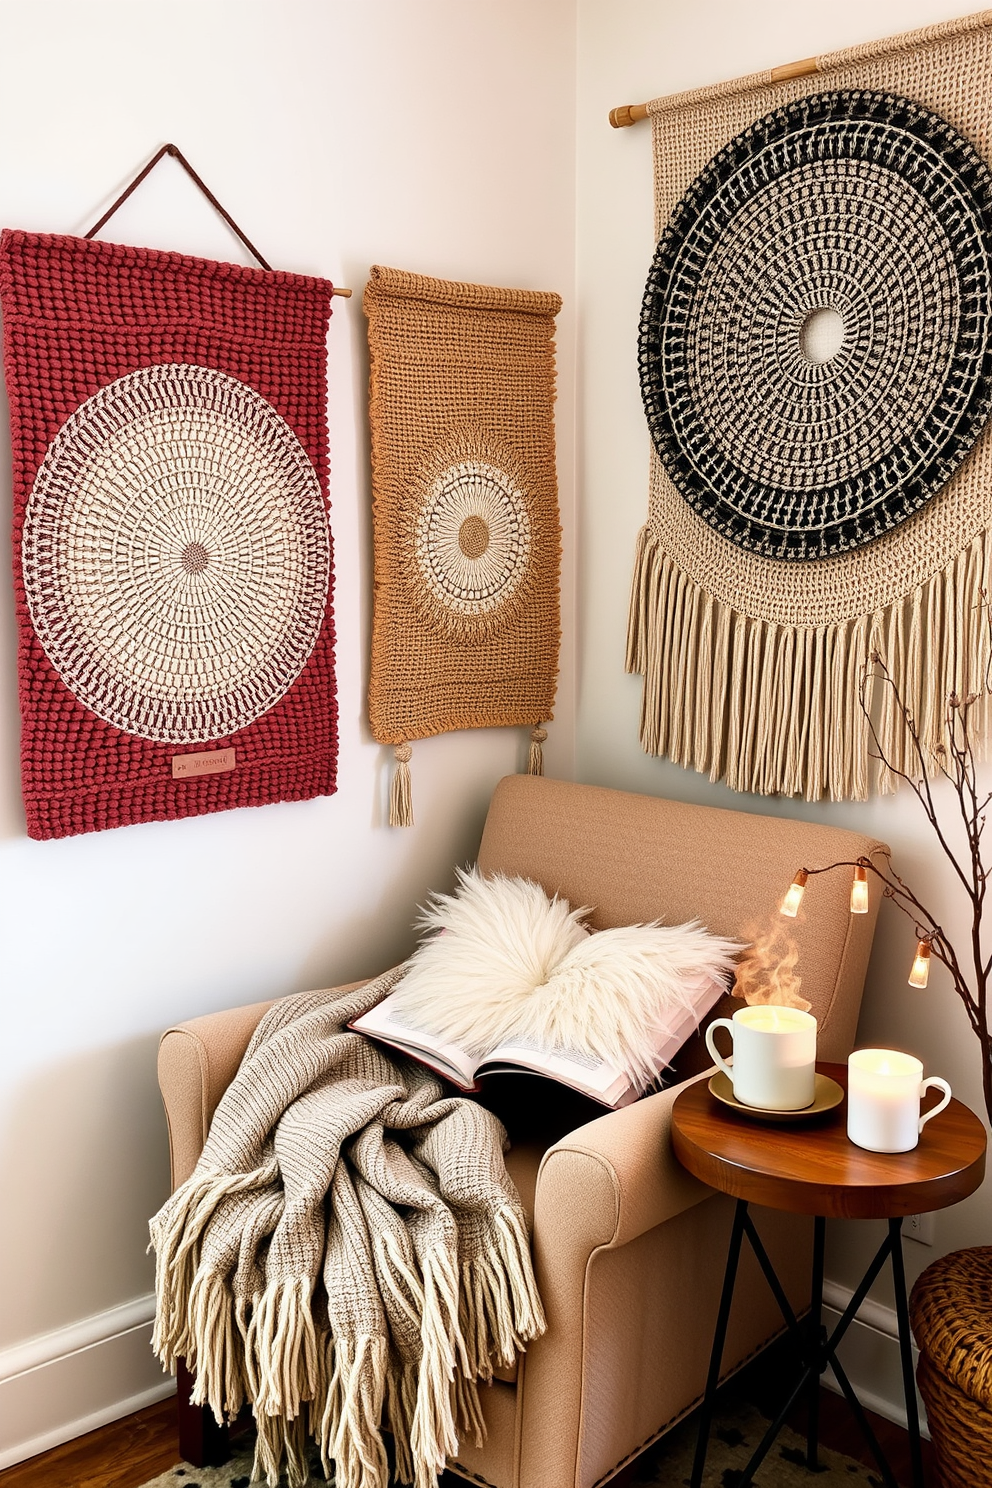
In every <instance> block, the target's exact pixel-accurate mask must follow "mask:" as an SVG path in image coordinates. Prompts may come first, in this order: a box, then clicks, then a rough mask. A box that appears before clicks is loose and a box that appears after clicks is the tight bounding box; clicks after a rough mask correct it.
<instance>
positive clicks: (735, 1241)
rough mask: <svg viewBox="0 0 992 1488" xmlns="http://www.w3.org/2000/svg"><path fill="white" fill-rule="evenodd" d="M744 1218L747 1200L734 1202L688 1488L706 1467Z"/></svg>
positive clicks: (697, 1483) (696, 1486) (693, 1486)
mask: <svg viewBox="0 0 992 1488" xmlns="http://www.w3.org/2000/svg"><path fill="white" fill-rule="evenodd" d="M746 1219H747V1200H746V1199H738V1200H737V1207H736V1208H735V1210H734V1224H733V1228H732V1229H731V1231H730V1246H729V1248H728V1250H727V1269H726V1270H725V1272H724V1274H723V1292H722V1294H721V1296H720V1310H719V1312H718V1313H717V1318H716V1331H715V1332H714V1334H713V1348H712V1350H711V1352H710V1367H709V1372H708V1373H707V1376H706V1389H705V1391H704V1393H703V1404H702V1406H701V1408H700V1416H699V1435H698V1436H697V1437H696V1455H695V1457H694V1458H693V1463H692V1476H691V1477H690V1479H689V1488H701V1485H702V1481H703V1469H704V1467H705V1466H706V1446H707V1443H708V1441H709V1436H710V1424H711V1422H712V1420H713V1404H714V1401H715V1400H716V1390H717V1385H718V1384H719V1383H720V1365H721V1363H722V1362H723V1346H724V1344H725V1343H726V1341H727V1324H728V1322H729V1321H730V1305H731V1303H732V1302H733V1300H734V1283H735V1282H736V1280H737V1267H738V1264H739V1262H740V1258H741V1242H742V1241H743V1239H744V1224H745V1221H746Z"/></svg>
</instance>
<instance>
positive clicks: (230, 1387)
mask: <svg viewBox="0 0 992 1488" xmlns="http://www.w3.org/2000/svg"><path fill="white" fill-rule="evenodd" d="M181 1353H182V1356H183V1358H185V1360H186V1362H187V1364H188V1365H189V1367H190V1368H191V1369H192V1370H194V1371H195V1374H196V1383H195V1385H194V1387H193V1393H192V1396H191V1399H192V1402H193V1404H194V1405H207V1406H209V1407H210V1409H211V1410H212V1411H213V1413H214V1418H215V1419H216V1420H217V1421H219V1422H224V1421H233V1420H235V1419H236V1418H237V1415H238V1412H239V1411H240V1410H241V1407H242V1405H243V1404H244V1402H245V1399H246V1396H247V1388H246V1387H247V1383H248V1382H247V1380H246V1378H245V1367H244V1344H243V1340H242V1338H241V1335H240V1329H239V1328H238V1321H237V1315H236V1312H235V1308H234V1306H233V1305H232V1297H231V1289H230V1287H229V1286H228V1284H227V1282H226V1281H225V1280H224V1279H223V1278H221V1277H217V1276H214V1275H212V1274H211V1273H210V1272H199V1273H198V1274H197V1276H196V1278H195V1279H194V1281H193V1285H192V1288H191V1289H190V1298H189V1323H188V1329H187V1337H186V1340H185V1342H184V1345H183V1348H182V1349H181Z"/></svg>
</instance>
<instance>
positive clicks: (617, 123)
mask: <svg viewBox="0 0 992 1488" xmlns="http://www.w3.org/2000/svg"><path fill="white" fill-rule="evenodd" d="M647 116H648V106H647V104H646V103H622V104H621V105H620V107H619V108H615V109H610V123H611V124H612V125H613V128H614V129H626V128H627V127H628V126H629V125H631V124H639V123H640V121H641V120H642V119H646V118H647Z"/></svg>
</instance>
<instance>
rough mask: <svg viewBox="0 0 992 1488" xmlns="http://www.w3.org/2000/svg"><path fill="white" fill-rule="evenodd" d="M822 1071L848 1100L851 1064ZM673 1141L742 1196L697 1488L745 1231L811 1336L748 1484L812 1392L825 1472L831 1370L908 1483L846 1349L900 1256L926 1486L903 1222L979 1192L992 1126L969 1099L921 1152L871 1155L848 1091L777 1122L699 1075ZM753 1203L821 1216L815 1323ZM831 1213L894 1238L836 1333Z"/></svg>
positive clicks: (901, 1317) (907, 1362) (917, 1478)
mask: <svg viewBox="0 0 992 1488" xmlns="http://www.w3.org/2000/svg"><path fill="white" fill-rule="evenodd" d="M817 1070H818V1071H819V1072H820V1073H821V1074H824V1075H827V1076H829V1077H830V1078H831V1079H832V1080H836V1081H837V1083H838V1084H839V1085H840V1086H841V1087H842V1088H843V1090H844V1091H845V1097H846V1091H847V1066H846V1065H842V1064H817ZM672 1145H673V1147H674V1149H675V1154H676V1156H677V1157H678V1159H679V1161H680V1162H681V1163H682V1165H683V1166H684V1167H686V1168H688V1170H689V1172H690V1173H693V1174H694V1175H695V1176H696V1177H697V1178H700V1179H701V1180H702V1181H703V1182H704V1183H708V1184H709V1185H710V1187H711V1188H716V1189H719V1190H720V1191H721V1192H723V1193H726V1194H730V1195H732V1196H733V1197H734V1198H735V1199H736V1200H737V1207H736V1210H735V1213H734V1224H733V1229H732V1231H731V1236H730V1246H729V1249H728V1253H727V1268H726V1272H725V1274H724V1282H723V1292H722V1295H721V1299H720V1310H719V1313H718V1315H717V1323H716V1329H715V1332H714V1335H713V1350H712V1353H711V1355H710V1366H709V1372H708V1375H707V1379H706V1391H705V1394H704V1396H703V1405H702V1414H701V1419H700V1423H699V1437H698V1440H697V1443H696V1457H695V1461H694V1463H693V1469H692V1476H691V1478H690V1484H691V1488H699V1485H700V1484H701V1483H702V1478H703V1468H704V1466H705V1463H706V1448H707V1443H708V1440H709V1431H710V1424H711V1422H712V1418H713V1404H714V1399H715V1396H716V1390H717V1385H718V1384H719V1380H720V1364H721V1360H722V1358H723V1347H724V1343H725V1341H726V1335H727V1323H728V1320H729V1317H730V1304H731V1302H732V1301H733V1295H734V1283H735V1281H736V1277H737V1266H738V1262H739V1260H740V1254H741V1246H742V1244H743V1241H744V1237H745V1236H746V1237H747V1239H748V1241H749V1243H750V1245H751V1248H752V1250H753V1251H754V1253H755V1256H756V1257H757V1259H758V1262H759V1264H760V1266H761V1269H762V1271H763V1272H764V1274H765V1277H766V1278H767V1280H768V1283H769V1285H770V1287H771V1289H772V1292H773V1293H774V1296H775V1299H776V1301H777V1302H778V1305H779V1307H780V1309H781V1312H782V1316H783V1318H784V1319H785V1322H786V1326H787V1328H788V1330H789V1333H790V1334H791V1335H792V1336H794V1337H795V1338H796V1339H797V1340H798V1341H799V1343H800V1347H801V1357H802V1360H803V1366H804V1367H803V1369H802V1371H801V1372H800V1375H799V1378H798V1380H797V1382H796V1384H795V1386H794V1388H793V1389H792V1391H791V1393H790V1395H789V1398H788V1399H787V1400H786V1401H785V1403H784V1404H783V1406H782V1409H781V1410H780V1412H779V1414H778V1415H777V1416H776V1418H775V1420H774V1421H772V1423H771V1424H770V1425H769V1427H768V1430H767V1431H766V1433H765V1435H764V1437H763V1438H762V1440H761V1442H760V1443H759V1445H758V1447H757V1448H756V1449H755V1452H754V1455H753V1457H752V1458H751V1461H750V1462H749V1463H748V1465H747V1467H746V1468H745V1469H744V1473H743V1475H742V1477H741V1478H740V1480H739V1485H738V1488H746V1485H747V1484H749V1483H750V1482H751V1480H752V1478H753V1476H754V1474H755V1472H757V1470H758V1468H759V1466H760V1465H761V1463H762V1461H763V1460H764V1457H765V1455H766V1453H767V1452H768V1449H769V1447H770V1446H771V1445H772V1442H773V1441H774V1440H775V1437H776V1436H777V1435H778V1433H779V1431H780V1430H781V1428H782V1426H783V1424H784V1423H785V1419H786V1417H787V1416H788V1414H789V1411H790V1410H791V1409H792V1407H793V1405H794V1404H795V1402H796V1401H797V1400H798V1399H799V1397H800V1395H801V1394H802V1393H803V1391H804V1389H805V1390H807V1391H808V1395H809V1417H808V1427H807V1442H806V1465H807V1467H808V1468H809V1469H810V1470H811V1471H816V1470H817V1468H818V1460H817V1437H818V1431H819V1419H818V1413H817V1402H818V1398H819V1385H820V1375H821V1374H823V1373H824V1372H825V1370H826V1369H827V1368H828V1367H829V1368H831V1369H832V1370H833V1372H834V1375H835V1376H836V1379H837V1383H838V1384H839V1385H840V1388H841V1390H842V1392H843V1394H844V1396H845V1397H846V1399H847V1401H848V1404H849V1405H850V1407H851V1409H852V1411H853V1412H854V1415H855V1417H856V1419H857V1421H858V1424H859V1426H860V1428H861V1430H862V1432H863V1433H864V1435H865V1438H866V1440H867V1441H868V1444H869V1446H870V1447H871V1450H872V1453H873V1455H874V1457H875V1459H876V1461H877V1463H878V1466H879V1470H880V1472H881V1474H882V1478H883V1480H884V1482H885V1484H886V1485H887V1488H898V1484H897V1483H896V1480H895V1478H894V1477H893V1474H892V1470H891V1468H890V1467H889V1464H888V1462H887V1461H886V1459H885V1456H884V1454H883V1452H882V1449H881V1447H880V1446H879V1444H878V1441H877V1439H876V1437H875V1433H874V1432H873V1431H872V1429H871V1426H870V1424H869V1422H868V1418H867V1417H866V1415H865V1413H864V1410H863V1409H862V1407H861V1403H860V1401H859V1400H858V1398H857V1395H856V1394H855V1392H854V1388H853V1386H852V1385H851V1382H850V1381H849V1379H848V1378H847V1375H846V1374H845V1372H844V1369H843V1367H842V1366H841V1364H840V1362H839V1360H838V1358H837V1353H836V1350H837V1347H838V1345H839V1343H840V1341H841V1339H842V1338H843V1336H844V1334H845V1333H846V1332H847V1330H848V1328H849V1326H850V1324H851V1323H852V1322H853V1320H854V1317H855V1314H856V1313H857V1311H858V1309H859V1307H860V1306H861V1304H862V1302H863V1301H864V1299H865V1297H866V1296H867V1293H868V1289H869V1288H870V1286H871V1285H872V1282H873V1281H874V1280H875V1278H876V1276H877V1275H878V1273H879V1272H880V1271H881V1269H882V1267H883V1265H884V1264H885V1262H886V1260H888V1261H890V1263H891V1266H892V1279H893V1283H894V1286H895V1296H896V1316H897V1319H898V1323H899V1351H900V1356H901V1359H902V1374H903V1387H904V1389H905V1392H906V1416H907V1424H908V1430H909V1438H910V1453H911V1461H912V1466H913V1488H924V1484H923V1459H922V1455H921V1452H920V1421H919V1414H918V1411H917V1406H916V1387H915V1384H914V1381H913V1356H912V1340H911V1335H910V1329H909V1311H908V1307H907V1303H906V1277H905V1272H904V1269H903V1258H902V1220H903V1217H904V1216H905V1215H907V1214H925V1213H928V1212H929V1211H930V1210H932V1209H943V1208H946V1207H947V1205H948V1204H956V1203H958V1201H959V1200H961V1199H964V1198H967V1196H968V1195H969V1194H971V1193H974V1191H975V1189H976V1188H978V1186H979V1184H980V1183H981V1181H982V1179H983V1177H984V1176H985V1128H984V1126H983V1125H982V1123H981V1122H980V1121H979V1119H978V1117H977V1116H976V1115H975V1114H974V1112H972V1111H970V1110H969V1109H968V1107H967V1106H965V1105H962V1103H961V1102H960V1101H958V1100H952V1101H951V1103H950V1105H949V1106H948V1107H947V1109H946V1110H945V1111H942V1112H941V1114H940V1115H939V1116H935V1117H934V1119H933V1120H932V1121H928V1122H927V1124H926V1126H925V1127H924V1128H923V1132H922V1134H921V1136H920V1142H919V1146H918V1147H916V1148H914V1149H913V1151H912V1152H897V1153H882V1152H866V1151H865V1150H864V1149H863V1148H861V1147H856V1146H855V1145H854V1143H853V1142H851V1141H849V1140H848V1136H847V1101H846V1098H845V1100H844V1102H843V1103H842V1104H841V1105H839V1106H837V1107H835V1108H834V1110H832V1111H829V1112H825V1113H824V1114H823V1115H822V1116H818V1117H815V1118H810V1119H797V1120H795V1121H794V1122H789V1123H780V1122H767V1123H766V1122H763V1121H760V1120H757V1119H755V1118H753V1117H750V1116H745V1115H741V1114H739V1113H738V1112H736V1111H734V1110H731V1109H729V1108H728V1107H726V1106H725V1105H722V1104H721V1103H720V1102H719V1101H718V1100H717V1099H716V1098H715V1096H713V1095H712V1094H711V1093H710V1090H709V1086H708V1084H707V1082H706V1081H705V1080H700V1081H698V1082H696V1083H695V1084H693V1085H690V1086H689V1087H688V1088H687V1089H685V1090H684V1091H683V1092H682V1094H681V1095H680V1096H678V1098H677V1099H676V1101H675V1104H674V1106H673V1107H672ZM751 1203H754V1204H762V1205H765V1206H766V1207H767V1208H769V1209H783V1210H787V1211H789V1212H790V1213H793V1214H811V1215H814V1216H815V1219H814V1231H813V1271H812V1282H811V1288H810V1310H809V1314H808V1316H807V1317H806V1319H805V1321H804V1323H800V1321H799V1320H798V1319H797V1317H796V1315H795V1313H794V1312H793V1310H792V1307H791V1305H790V1303H789V1301H788V1298H787V1297H786V1295H785V1292H784V1290H783V1288H782V1285H781V1283H780V1281H779V1279H778V1277H777V1276H776V1274H775V1271H774V1268H773V1266H772V1263H771V1261H770V1260H769V1258H768V1255H767V1253H766V1251H765V1248H764V1246H763V1245H762V1243H761V1240H760V1237H759V1236H758V1232H757V1230H756V1229H755V1227H754V1223H753V1221H752V1219H751V1217H750V1215H749V1214H748V1205H749V1204H751ZM827 1219H886V1220H888V1234H887V1236H886V1238H885V1240H884V1241H883V1242H882V1244H881V1246H880V1247H879V1249H878V1252H877V1254H876V1256H875V1258H874V1260H873V1261H872V1262H871V1265H870V1266H869V1267H868V1269H867V1271H866V1272H865V1274H864V1276H863V1277H862V1280H861V1282H860V1284H859V1285H858V1287H857V1289H856V1291H855V1293H854V1295H853V1297H852V1298H851V1300H850V1302H849V1303H848V1305H847V1308H846V1310H845V1312H844V1315H843V1317H842V1318H841V1319H840V1321H839V1323H838V1324H837V1325H836V1327H835V1328H834V1330H833V1332H832V1333H831V1334H830V1335H829V1336H828V1334H827V1331H826V1329H825V1328H824V1327H823V1324H822V1308H823V1247H824V1231H825V1224H826V1220H827Z"/></svg>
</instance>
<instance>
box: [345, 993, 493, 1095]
mask: <svg viewBox="0 0 992 1488" xmlns="http://www.w3.org/2000/svg"><path fill="white" fill-rule="evenodd" d="M392 1001H393V994H392V993H390V995H389V996H388V997H384V998H383V1000H382V1002H380V1003H378V1004H377V1005H376V1006H375V1007H374V1008H370V1009H369V1011H368V1012H367V1013H363V1014H362V1016H361V1017H360V1018H356V1019H355V1021H354V1023H352V1024H351V1025H350V1026H351V1027H352V1028H353V1029H354V1030H355V1031H356V1033H366V1034H368V1035H369V1037H370V1038H376V1039H379V1040H380V1041H381V1042H382V1043H385V1044H389V1045H390V1046H391V1047H392V1048H394V1049H399V1050H400V1052H401V1053H403V1054H409V1055H411V1056H412V1058H414V1059H419V1060H421V1061H422V1062H423V1063H424V1064H426V1065H429V1066H430V1068H431V1069H433V1070H436V1071H437V1072H438V1074H439V1075H443V1076H444V1078H445V1079H446V1080H451V1081H452V1083H453V1084H455V1085H460V1086H461V1087H462V1089H463V1090H474V1089H475V1070H476V1065H477V1064H478V1060H477V1059H476V1057H475V1056H474V1055H472V1054H468V1053H466V1051H465V1050H464V1049H460V1048H459V1047H458V1045H457V1044H446V1043H444V1042H443V1040H441V1039H439V1038H438V1037H437V1036H436V1035H435V1034H433V1033H429V1032H428V1031H427V1030H426V1029H424V1028H418V1027H417V1026H416V1024H415V1023H413V1022H412V1021H411V1020H409V1019H407V1018H405V1017H404V1016H403V1015H402V1013H401V1012H400V1011H399V1009H396V1008H394V1007H391V1006H390V1004H391V1003H392Z"/></svg>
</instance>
